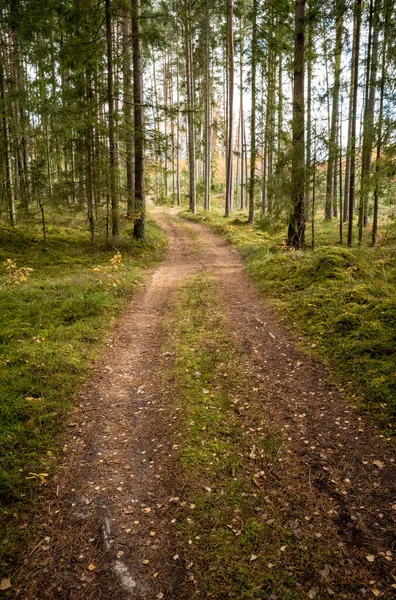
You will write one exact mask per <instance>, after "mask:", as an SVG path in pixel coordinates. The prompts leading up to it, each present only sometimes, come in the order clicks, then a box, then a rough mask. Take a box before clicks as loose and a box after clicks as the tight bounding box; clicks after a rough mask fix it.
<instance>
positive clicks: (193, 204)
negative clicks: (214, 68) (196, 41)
mask: <svg viewBox="0 0 396 600" xmlns="http://www.w3.org/2000/svg"><path fill="white" fill-rule="evenodd" d="M191 37H192V35H191V0H187V15H186V27H185V45H186V49H185V50H186V87H187V123H188V127H187V128H188V165H189V183H190V186H189V187H190V194H189V195H190V211H191V212H192V213H193V214H195V213H196V212H197V196H196V171H195V124H194V90H195V84H194V80H193V74H192V39H191Z"/></svg>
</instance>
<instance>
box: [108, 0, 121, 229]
mask: <svg viewBox="0 0 396 600" xmlns="http://www.w3.org/2000/svg"><path fill="white" fill-rule="evenodd" d="M110 4H111V0H106V42H107V97H108V104H109V166H110V199H111V231H112V236H113V239H116V238H117V237H118V233H119V232H118V197H117V183H116V168H117V154H116V145H115V127H114V82H113V32H112V26H111V24H112V23H111V6H110Z"/></svg>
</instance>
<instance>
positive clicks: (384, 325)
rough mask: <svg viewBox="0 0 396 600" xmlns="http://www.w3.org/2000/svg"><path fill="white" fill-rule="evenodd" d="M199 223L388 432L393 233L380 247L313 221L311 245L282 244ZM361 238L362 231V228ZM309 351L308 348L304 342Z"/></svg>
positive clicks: (393, 419) (241, 219)
mask: <svg viewBox="0 0 396 600" xmlns="http://www.w3.org/2000/svg"><path fill="white" fill-rule="evenodd" d="M183 216H184V217H186V218H189V219H193V220H197V221H201V222H205V223H207V224H208V225H209V226H210V227H212V228H213V229H214V230H215V231H216V232H217V233H220V234H221V235H223V236H224V237H225V238H226V239H227V240H228V241H229V242H230V243H232V244H233V245H235V247H236V248H237V249H238V250H239V252H240V253H241V255H242V257H243V258H244V260H245V262H246V267H247V270H248V273H249V274H250V275H251V277H252V279H253V281H254V282H255V283H256V285H257V286H258V287H259V289H260V290H261V291H262V292H263V293H264V294H265V295H266V296H267V297H269V298H271V299H272V300H273V302H274V303H275V305H276V306H277V308H278V309H279V311H280V314H281V315H282V316H283V317H284V318H285V319H286V320H287V322H288V323H289V324H292V325H293V327H294V328H295V330H296V332H297V335H299V336H300V339H302V345H303V347H305V348H306V349H307V351H313V352H314V353H315V354H319V355H320V356H321V357H322V358H323V359H324V360H325V362H327V364H328V366H329V367H330V369H331V370H332V372H333V373H334V375H335V376H336V377H337V378H338V380H339V382H340V383H341V384H342V385H344V387H345V388H346V389H350V390H353V393H352V392H351V396H352V397H353V399H354V401H355V402H358V403H361V404H362V405H363V406H364V407H366V408H368V409H369V410H370V413H371V414H372V415H373V416H374V417H375V418H377V419H379V422H380V423H381V425H382V426H383V427H384V429H385V430H386V431H387V432H389V433H391V432H392V431H393V429H394V427H395V424H396V367H395V348H396V300H395V298H396V240H395V236H394V235H393V233H392V230H391V236H390V237H389V239H388V240H387V241H386V243H385V244H384V245H383V246H381V247H375V248H372V247H369V246H368V245H362V246H361V247H357V246H356V247H353V248H347V247H345V246H343V247H341V246H339V244H337V236H338V232H337V224H335V223H330V224H324V223H318V226H317V241H316V244H317V249H316V250H315V251H314V252H312V250H310V249H307V250H305V251H297V252H295V251H290V250H289V249H288V248H287V247H286V246H285V244H284V232H283V231H280V232H279V231H278V232H276V233H269V232H266V231H262V230H260V229H258V228H257V227H252V226H250V225H247V224H246V215H245V214H244V213H241V212H239V213H236V214H234V215H233V216H232V217H230V218H229V219H224V217H222V216H220V214H219V213H218V212H217V213H214V214H212V213H210V214H208V213H206V214H205V213H200V214H198V215H196V216H192V215H189V214H188V213H183ZM366 236H367V240H368V239H369V232H368V231H367V232H366ZM313 344H314V345H315V346H314V350H312V345H313Z"/></svg>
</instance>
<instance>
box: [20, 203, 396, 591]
mask: <svg viewBox="0 0 396 600" xmlns="http://www.w3.org/2000/svg"><path fill="white" fill-rule="evenodd" d="M153 213H154V216H155V217H156V218H157V219H158V220H159V222H160V224H161V225H162V226H163V228H164V229H165V231H166V234H167V236H168V239H169V252H168V255H167V258H166V261H165V262H164V263H163V265H161V266H160V267H158V268H157V269H156V270H155V271H153V272H152V273H151V275H150V276H149V278H148V280H147V283H146V286H145V287H143V288H142V289H140V291H139V292H138V293H136V294H135V296H134V297H133V299H132V301H131V303H130V304H129V306H128V308H127V310H126V311H125V313H124V314H123V316H122V317H121V318H120V319H119V321H118V323H117V325H116V327H115V329H114V331H113V333H112V335H111V338H110V339H109V340H108V342H107V347H106V349H105V351H104V352H103V356H102V357H101V359H100V360H99V361H98V363H97V365H96V367H95V370H94V372H93V375H92V377H91V378H90V381H89V382H88V383H87V385H86V386H85V387H84V389H83V390H82V391H81V394H80V395H79V397H78V399H77V405H76V410H75V413H74V414H73V415H72V417H71V419H70V423H69V430H70V435H69V439H67V441H66V443H65V448H64V460H63V462H62V465H61V468H60V470H59V473H58V475H57V477H56V479H55V480H54V481H53V482H52V483H50V484H49V485H48V488H47V489H46V490H45V492H44V494H43V497H42V498H41V503H40V504H39V505H38V507H37V509H36V510H37V517H38V518H39V515H40V514H41V515H42V514H43V513H44V520H43V517H42V516H41V519H42V520H43V524H42V527H41V533H40V537H39V538H38V539H37V540H36V541H35V543H34V544H33V545H32V547H31V548H29V549H28V550H27V561H26V564H25V566H24V567H23V568H22V569H21V571H20V579H19V590H18V591H15V590H13V591H12V593H11V592H10V594H12V595H11V596H10V597H18V598H25V599H26V600H30V599H33V598H39V599H40V600H41V599H45V598H49V599H52V598H53V599H58V598H59V599H70V600H77V599H79V600H85V599H88V598H92V599H99V598H102V599H108V600H110V599H112V600H118V599H127V598H137V599H139V600H146V599H147V600H148V599H153V600H154V599H155V598H164V599H167V600H183V599H182V598H181V596H180V595H179V593H178V589H179V584H180V582H181V581H182V580H183V579H184V578H185V577H186V571H185V565H183V564H181V563H182V561H180V560H174V554H175V550H174V548H175V533H174V528H173V527H172V519H173V515H174V510H175V508H174V503H173V501H172V498H174V497H181V496H182V495H183V490H181V489H179V487H178V486H179V483H178V481H179V478H178V474H177V472H175V464H177V463H175V461H174V459H173V447H172V446H173V443H174V440H173V435H172V431H173V427H174V420H175V419H176V418H177V415H174V416H173V417H172V418H171V419H170V418H169V413H168V412H167V411H166V406H167V404H168V401H169V394H170V393H171V390H168V389H166V386H165V387H164V378H163V373H164V371H165V370H166V368H167V366H168V365H169V364H171V362H172V355H171V354H169V353H166V352H164V350H163V348H164V347H165V342H166V339H167V331H166V326H165V324H164V315H165V314H166V311H167V309H168V307H169V306H171V304H172V298H173V297H174V294H175V293H176V292H177V290H178V288H179V287H180V285H182V284H183V283H184V282H186V280H187V279H188V277H189V276H191V275H192V274H193V273H196V272H198V271H199V270H201V269H203V268H206V267H208V266H209V267H210V269H211V270H212V272H213V273H214V275H215V279H216V282H217V286H218V290H219V293H220V296H221V298H222V300H223V302H224V305H225V307H226V314H227V316H228V317H229V319H228V323H229V334H230V335H231V336H233V338H234V339H235V341H236V343H238V344H239V345H240V346H241V347H242V348H243V349H244V354H245V358H246V369H247V370H248V372H249V373H250V376H251V380H252V385H254V386H255V387H256V389H258V392H257V393H258V394H259V397H260V399H261V401H262V404H263V411H265V412H266V414H267V415H268V418H269V419H273V420H274V422H276V424H277V428H279V429H280V430H282V431H283V434H284V438H285V444H286V445H287V449H288V454H287V457H288V458H287V460H285V462H284V464H283V465H282V466H281V468H282V469H284V470H285V469H290V472H295V473H305V474H306V477H307V481H301V482H300V485H301V486H302V488H309V493H310V495H311V496H312V495H313V496H315V498H316V502H317V503H319V504H320V505H321V507H322V509H323V514H326V515H328V516H327V517H326V518H327V519H328V521H329V527H331V531H332V532H333V535H335V536H336V538H337V539H334V544H335V545H337V544H341V545H343V546H344V547H345V548H348V552H349V556H351V558H352V561H355V560H356V561H357V563H359V565H360V567H359V568H360V569H362V568H365V569H367V570H368V571H370V570H371V571H372V577H373V579H378V578H381V580H382V581H387V582H388V587H387V589H388V590H390V591H389V595H388V593H385V594H384V595H383V596H382V597H384V598H385V597H386V598H392V595H391V594H392V593H393V592H392V588H391V587H390V586H391V585H392V581H393V583H396V580H395V579H394V567H393V565H394V563H393V562H392V560H396V559H394V555H393V554H389V553H392V552H395V551H396V548H395V547H394V546H395V538H394V533H395V530H396V529H395V524H396V522H395V517H396V485H395V484H396V477H395V475H396V465H395V462H394V444H393V443H391V442H389V441H387V440H386V439H384V438H383V437H382V436H381V434H380V432H379V431H378V430H377V429H376V428H375V427H373V426H371V425H369V424H368V422H367V421H366V419H365V417H364V415H362V414H361V413H360V412H359V411H358V410H357V409H355V408H352V407H350V406H348V405H347V404H346V402H345V399H344V398H343V396H342V394H341V393H340V392H339V391H337V389H336V387H335V386H334V385H333V384H332V382H331V380H330V379H329V377H328V375H327V373H326V372H325V370H324V369H323V367H322V366H321V365H320V364H319V363H316V362H315V361H313V360H312V359H310V358H308V357H307V356H306V355H304V354H302V352H301V351H300V350H299V349H298V348H297V346H296V344H295V343H294V342H293V340H292V335H291V333H290V332H288V331H287V330H286V329H285V327H284V326H283V325H282V324H281V322H280V321H279V319H278V318H277V317H276V315H275V313H274V311H273V309H272V308H271V307H270V306H268V305H266V303H265V302H264V301H263V300H262V298H260V296H259V294H258V292H257V291H256V290H255V289H254V287H253V286H252V284H251V283H250V282H249V280H248V278H247V276H246V275H245V273H244V269H243V265H242V262H241V260H240V258H239V257H238V255H237V253H236V252H235V251H234V250H233V249H232V248H230V247H229V246H227V245H226V244H225V243H224V242H223V241H222V240H221V239H219V238H218V237H216V236H215V235H214V234H213V233H212V232H210V231H209V230H208V229H207V228H205V227H204V226H202V225H199V224H195V223H181V222H180V221H179V220H178V218H177V216H176V211H173V210H166V209H158V208H155V209H153ZM197 236H198V237H199V240H200V243H199V244H197V243H195V242H194V237H195V238H196V237H197ZM296 485H297V486H298V484H296ZM296 493H299V492H298V489H296ZM43 507H44V508H43ZM334 532H335V533H334ZM380 552H383V557H384V560H382V561H381V560H378V558H377V557H378V556H379V553H380ZM387 552H388V555H386V553H387ZM370 555H375V556H376V560H375V561H373V562H372V563H371V562H370V561H369V560H368V559H367V558H366V556H370ZM385 556H388V559H386V560H385ZM362 565H363V566H362ZM352 568H353V565H352V566H351V569H352ZM392 573H393V575H392ZM394 593H395V596H394V597H396V589H395V590H394ZM369 597H372V595H371V596H369ZM186 600H187V599H186Z"/></svg>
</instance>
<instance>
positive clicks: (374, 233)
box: [371, 0, 391, 245]
mask: <svg viewBox="0 0 396 600" xmlns="http://www.w3.org/2000/svg"><path fill="white" fill-rule="evenodd" d="M390 11H391V9H390V6H389V2H388V0H385V24H384V37H383V40H382V53H381V54H382V55H381V84H380V97H379V112H378V124H377V151H376V158H375V175H374V213H373V229H372V232H371V241H372V243H373V245H375V244H376V243H377V236H378V212H379V194H380V176H381V151H382V144H383V139H382V136H383V118H384V91H385V77H386V55H387V48H388V43H389V39H388V37H389V21H390V17H391V15H390Z"/></svg>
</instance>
